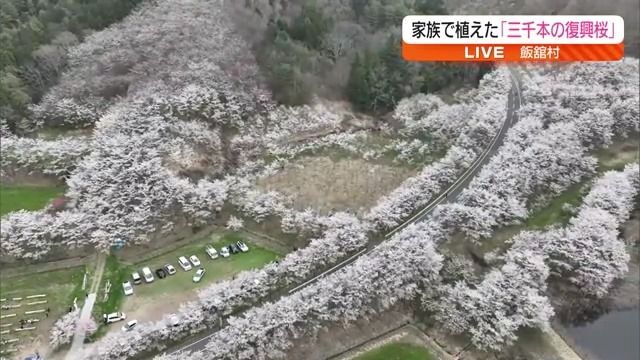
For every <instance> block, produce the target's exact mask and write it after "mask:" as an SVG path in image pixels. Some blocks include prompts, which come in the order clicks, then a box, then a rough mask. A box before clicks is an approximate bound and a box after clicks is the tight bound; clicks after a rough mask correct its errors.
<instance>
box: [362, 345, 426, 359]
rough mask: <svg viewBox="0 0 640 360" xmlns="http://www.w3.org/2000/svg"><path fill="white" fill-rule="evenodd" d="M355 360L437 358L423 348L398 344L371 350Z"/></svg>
mask: <svg viewBox="0 0 640 360" xmlns="http://www.w3.org/2000/svg"><path fill="white" fill-rule="evenodd" d="M355 360H437V357H435V356H434V355H433V354H431V352H429V350H428V349H426V348H425V347H423V346H419V345H414V344H407V343H399V342H398V343H391V344H387V345H384V346H382V347H379V348H377V349H374V350H371V351H369V352H368V353H366V354H363V355H360V356H358V357H357V358H355Z"/></svg>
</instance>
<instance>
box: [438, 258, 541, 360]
mask: <svg viewBox="0 0 640 360" xmlns="http://www.w3.org/2000/svg"><path fill="white" fill-rule="evenodd" d="M548 275H549V269H548V268H547V266H546V265H545V263H544V258H543V257H542V256H541V255H539V254H535V253H533V252H521V253H518V254H517V255H514V256H511V257H510V258H509V260H508V261H507V263H506V264H504V265H503V266H502V267H501V268H499V269H495V270H492V271H490V272H489V273H488V274H487V275H486V276H485V277H484V279H483V280H482V281H481V282H480V283H479V284H477V285H473V286H471V285H470V284H466V283H465V282H464V281H460V282H457V283H456V284H455V285H448V286H446V288H445V290H444V291H443V296H442V297H441V298H439V299H437V300H436V302H435V304H429V305H428V306H427V307H428V308H430V309H431V310H434V312H435V318H436V319H437V320H438V321H439V322H440V323H441V324H442V325H443V326H444V327H445V328H446V329H448V330H449V331H451V332H453V333H465V332H466V333H468V334H469V335H470V337H471V342H472V343H473V344H474V346H476V347H477V348H479V349H482V350H491V351H500V350H501V349H502V348H504V347H506V346H509V345H511V344H512V343H514V342H515V341H516V339H517V338H518V336H517V331H518V330H519V329H521V328H525V327H540V328H543V329H544V328H546V327H548V326H549V320H550V318H551V317H552V316H553V308H552V307H551V304H550V303H549V300H548V299H547V298H546V296H545V295H544V293H545V290H546V279H547V277H548Z"/></svg>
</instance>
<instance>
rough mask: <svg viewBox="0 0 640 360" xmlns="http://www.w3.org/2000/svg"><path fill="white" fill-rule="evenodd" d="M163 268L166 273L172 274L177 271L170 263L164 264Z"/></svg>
mask: <svg viewBox="0 0 640 360" xmlns="http://www.w3.org/2000/svg"><path fill="white" fill-rule="evenodd" d="M164 270H165V271H166V272H167V274H169V275H173V274H175V273H176V272H177V271H176V268H174V267H173V265H171V264H167V265H165V266H164Z"/></svg>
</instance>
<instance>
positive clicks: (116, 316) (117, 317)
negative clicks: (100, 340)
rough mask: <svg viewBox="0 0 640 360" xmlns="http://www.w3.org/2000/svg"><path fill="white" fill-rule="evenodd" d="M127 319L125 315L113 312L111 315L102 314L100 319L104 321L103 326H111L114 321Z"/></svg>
mask: <svg viewBox="0 0 640 360" xmlns="http://www.w3.org/2000/svg"><path fill="white" fill-rule="evenodd" d="M126 318H127V314H125V313H121V312H114V313H111V314H103V315H102V319H103V320H104V323H105V324H111V323H114V322H116V321H121V320H124V319H126Z"/></svg>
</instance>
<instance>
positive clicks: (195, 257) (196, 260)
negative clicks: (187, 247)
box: [189, 255, 200, 266]
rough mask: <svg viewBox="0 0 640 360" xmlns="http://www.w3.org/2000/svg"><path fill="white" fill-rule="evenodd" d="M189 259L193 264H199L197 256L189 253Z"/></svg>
mask: <svg viewBox="0 0 640 360" xmlns="http://www.w3.org/2000/svg"><path fill="white" fill-rule="evenodd" d="M189 260H190V261H191V263H192V264H193V266H200V259H198V257H197V256H195V255H191V256H189Z"/></svg>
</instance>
